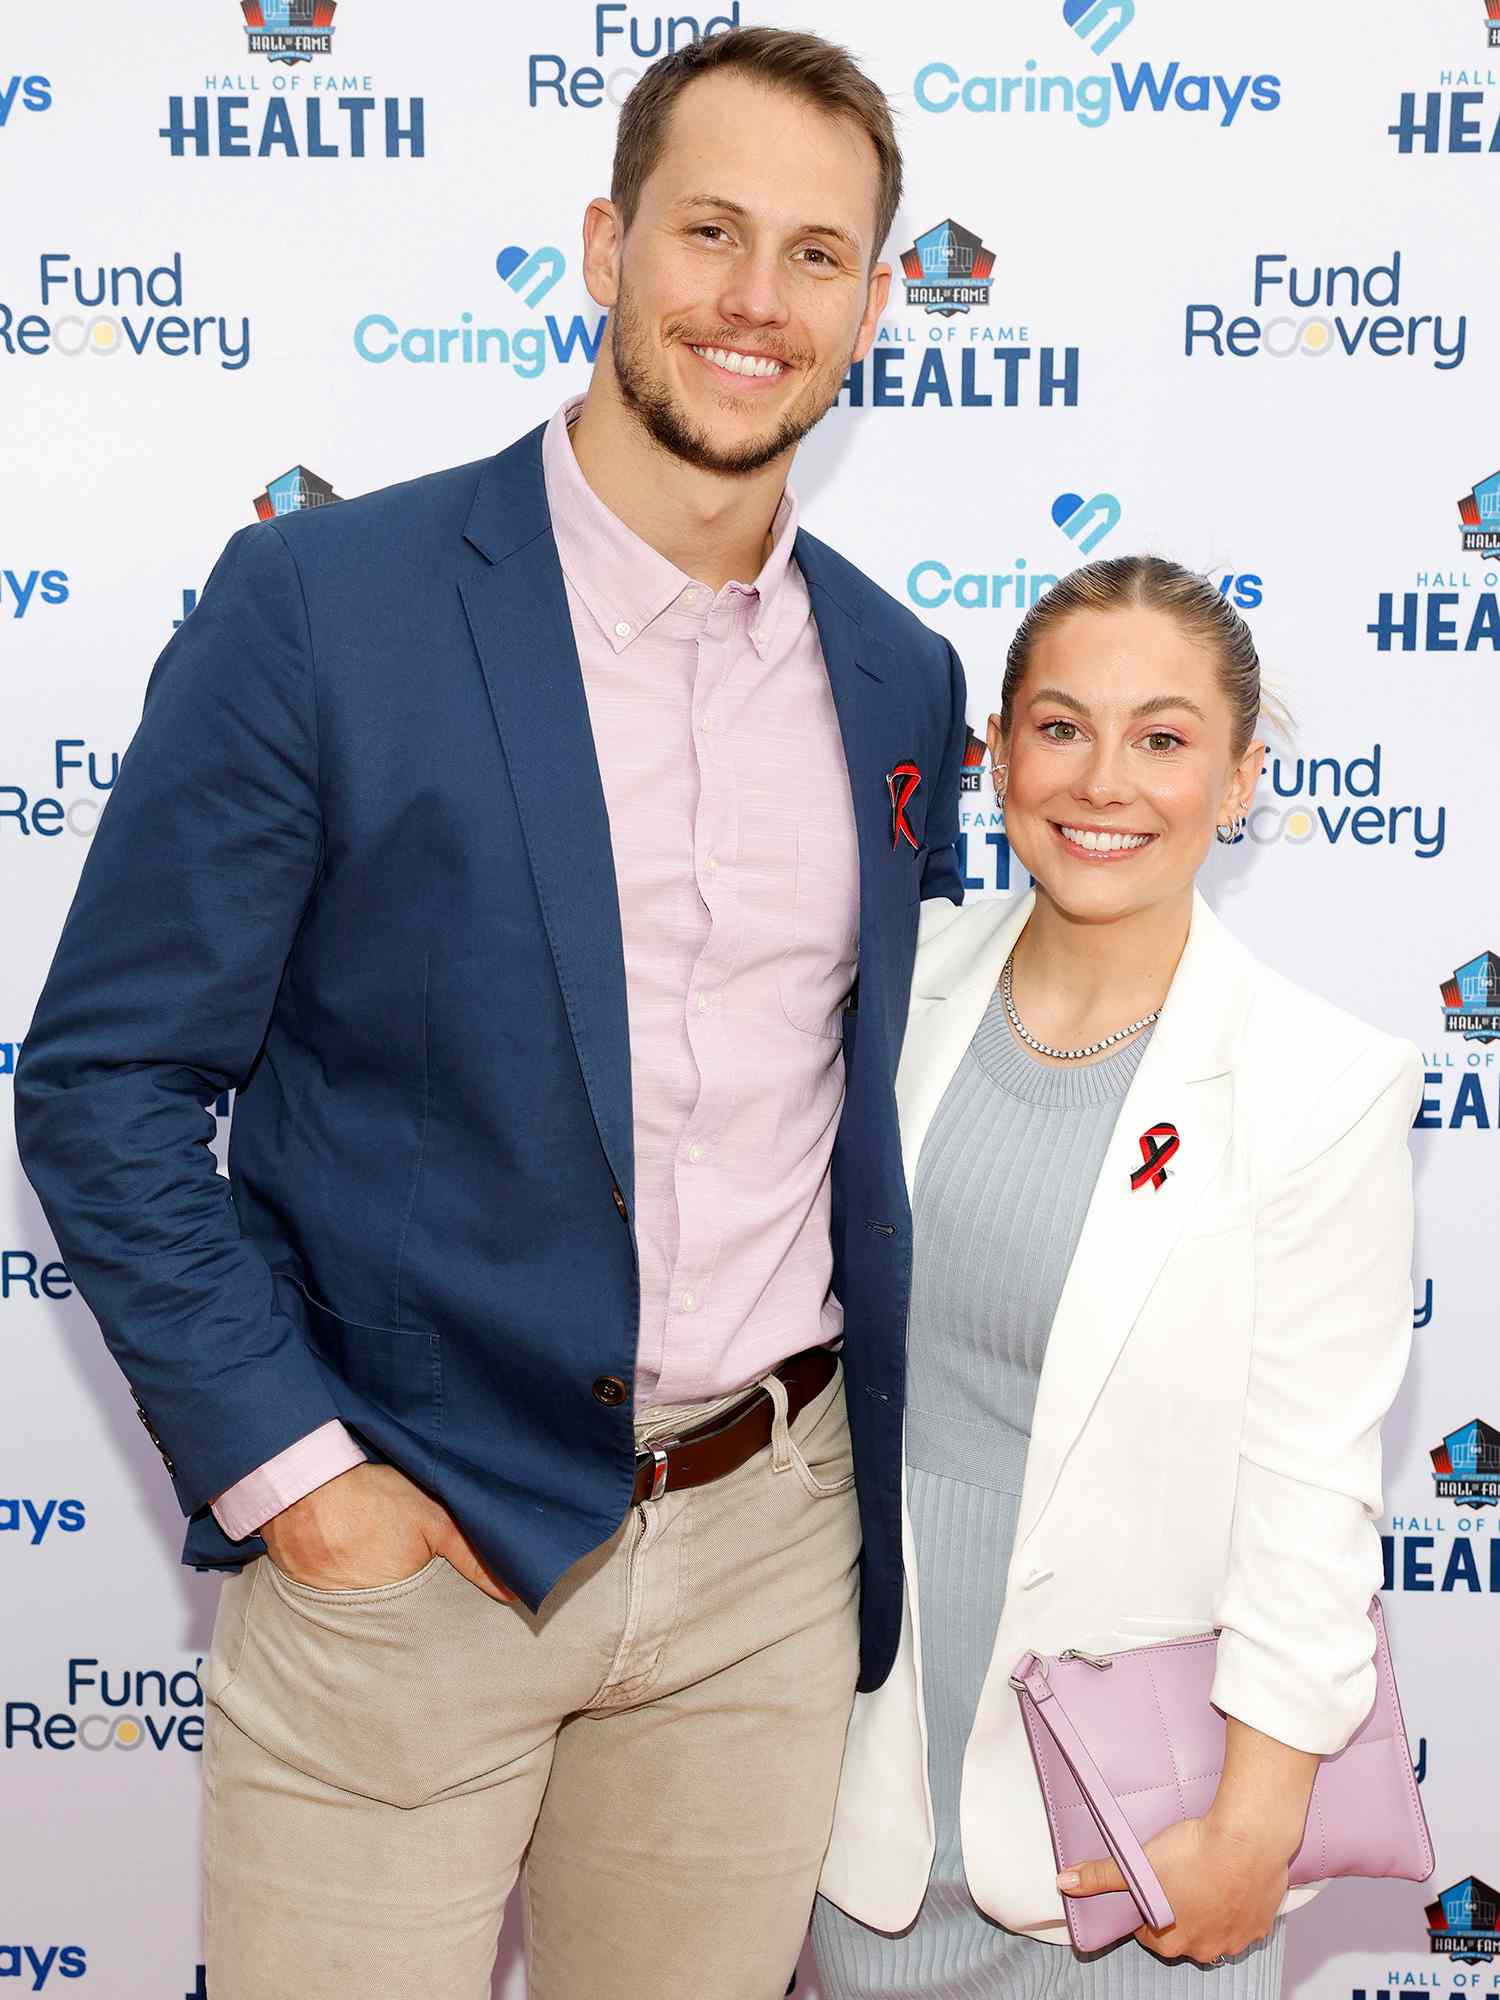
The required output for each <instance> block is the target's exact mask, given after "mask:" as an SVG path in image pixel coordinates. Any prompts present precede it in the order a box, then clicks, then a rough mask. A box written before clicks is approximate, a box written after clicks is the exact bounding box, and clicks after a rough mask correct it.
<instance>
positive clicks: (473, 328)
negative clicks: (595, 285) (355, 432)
mask: <svg viewBox="0 0 1500 2000" xmlns="http://www.w3.org/2000/svg"><path fill="white" fill-rule="evenodd" d="M494 275H495V277H496V278H498V279H499V281H500V283H499V286H498V287H493V286H492V289H491V292H490V298H491V299H492V300H495V301H496V302H497V303H498V305H499V307H500V309H501V310H503V311H504V312H505V313H506V314H507V315H508V314H510V313H512V312H513V311H514V310H515V305H516V302H517V301H519V303H520V305H521V306H522V307H523V308H524V309H526V310H527V312H531V311H533V310H534V309H535V308H536V307H537V306H539V305H541V304H542V302H543V301H544V300H545V299H546V298H548V296H549V295H550V294H551V293H552V292H553V291H554V290H555V289H556V287H557V286H558V285H559V284H560V283H561V282H562V281H563V279H564V278H565V276H566V275H567V259H566V258H565V257H564V256H563V253H562V252H561V250H558V249H556V248H555V247H554V246H553V245H551V244H544V245H542V246H541V247H540V248H539V249H533V250H528V249H527V248H526V247H525V246H523V245H522V244H519V243H511V244H507V245H506V247H505V248H504V249H503V250H501V251H500V252H499V254H498V255H497V256H496V258H495V266H494ZM604 321H605V315H604V314H603V313H602V312H592V313H589V314H584V313H577V312H575V313H572V314H571V315H569V316H568V317H567V318H566V319H564V318H563V316H562V314H561V313H556V312H546V313H543V314H542V315H541V317H540V318H539V319H538V318H535V317H525V318H523V319H522V320H521V323H520V324H519V325H517V324H515V323H514V322H511V323H509V324H500V323H499V313H498V312H497V310H496V305H495V304H486V305H484V306H482V307H480V308H478V309H475V308H472V307H470V308H466V309H465V310H463V311H461V312H459V313H458V314H456V315H451V316H450V317H449V320H448V323H447V324H446V325H438V324H428V323H426V322H425V321H424V322H422V323H418V324H412V323H409V322H407V321H405V320H404V319H402V318H399V317H398V316H397V315H395V314H394V313H389V312H368V313H365V314H364V315H363V317H362V318H361V319H359V320H358V321H357V322H356V324H355V327H354V351H355V353H356V354H357V355H358V356H359V358H360V360H361V361H369V362H372V363H374V364H375V365H376V366H382V365H384V364H385V363H387V362H394V363H395V364H396V365H397V366H398V367H400V366H416V367H427V368H431V367H439V368H446V367H452V366H456V367H462V368H470V367H498V368H509V369H510V370H511V371H512V372H513V373H514V374H515V375H517V376H519V377H520V378H521V379H522V380H523V381H532V380H534V379H535V378H536V377H537V376H538V375H541V374H542V373H544V372H545V370H546V369H548V368H549V367H558V368H561V367H566V366H568V365H569V364H570V363H573V362H575V361H576V362H579V363H585V364H587V365H589V366H592V365H593V362H594V358H595V356H596V355H597V354H598V352H599V343H600V341H601V340H602V339H603V337H604Z"/></svg>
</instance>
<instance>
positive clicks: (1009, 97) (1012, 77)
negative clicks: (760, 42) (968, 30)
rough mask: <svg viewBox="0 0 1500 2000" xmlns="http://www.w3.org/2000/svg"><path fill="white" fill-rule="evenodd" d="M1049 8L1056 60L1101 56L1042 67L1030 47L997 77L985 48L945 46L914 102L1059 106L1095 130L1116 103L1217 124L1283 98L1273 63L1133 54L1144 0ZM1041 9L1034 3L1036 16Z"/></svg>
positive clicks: (985, 14)
mask: <svg viewBox="0 0 1500 2000" xmlns="http://www.w3.org/2000/svg"><path fill="white" fill-rule="evenodd" d="M1054 7H1055V8H1056V13H1055V16H1054V18H1055V20H1056V23H1057V27H1056V33H1055V38H1054V41H1053V43H1052V44H1051V45H1050V46H1054V47H1055V48H1056V49H1057V51H1058V57H1057V60H1058V61H1059V62H1060V61H1061V57H1062V52H1063V51H1064V50H1065V49H1066V50H1068V51H1069V52H1074V51H1076V52H1077V53H1079V54H1081V53H1083V51H1082V49H1080V48H1079V44H1080V43H1082V44H1084V45H1085V46H1086V48H1087V49H1088V50H1089V51H1090V52H1092V53H1093V54H1094V55H1097V56H1102V55H1106V54H1109V55H1110V57H1111V59H1110V61H1109V62H1108V63H1107V64H1105V65H1102V66H1101V67H1099V68H1097V69H1091V70H1087V71H1083V72H1081V73H1080V72H1079V71H1077V70H1071V69H1068V68H1053V67H1051V66H1050V65H1051V61H1052V58H1051V56H1050V53H1049V56H1048V63H1049V67H1048V68H1046V69H1043V67H1042V61H1041V59H1040V58H1038V57H1037V56H1028V57H1027V58H1026V60H1025V62H1024V63H1023V64H1022V66H1021V68H1020V70H1019V71H1012V72H1011V74H1009V75H1007V76H1002V75H1000V74H999V73H998V72H995V71H991V70H987V69H985V68H984V66H983V64H984V56H983V54H981V53H976V52H974V51H973V49H972V48H971V47H966V48H962V49H960V48H954V47H952V46H950V47H948V48H946V49H944V50H943V51H942V53H941V55H939V56H935V57H934V59H933V60H931V61H929V62H925V63H923V64H922V65H921V67H920V68H919V69H918V71H917V73H916V77H915V78H914V80H913V83H912V94H913V96H914V97H915V99H916V102H917V108H918V109H919V110H921V111H930V112H933V113H935V114H938V115H941V114H942V113H943V112H945V111H958V110H962V111H968V112H975V113H980V114H990V115H996V116H1000V117H1027V118H1030V117H1039V116H1046V115H1047V114H1048V113H1060V114H1062V115H1063V116H1065V117H1071V118H1076V119H1077V121H1078V123H1079V124H1080V125H1082V126H1085V127H1087V128H1095V129H1096V128H1097V127H1099V126H1101V125H1107V124H1108V123H1109V122H1110V120H1111V118H1113V117H1114V116H1115V115H1116V113H1117V112H1118V113H1121V114H1123V115H1125V116H1136V115H1139V116H1150V115H1152V114H1154V113H1163V114H1165V115H1167V116H1169V117H1181V116H1184V115H1186V116H1188V117H1194V116H1196V117H1197V118H1199V119H1201V120H1203V121H1204V122H1205V123H1207V124H1208V125H1210V126H1211V127H1212V128H1214V129H1216V130H1223V129H1225V128H1226V127H1228V126H1232V125H1234V124H1235V123H1236V121H1237V120H1241V119H1243V118H1244V116H1245V114H1247V113H1248V114H1249V115H1250V117H1251V118H1253V117H1255V116H1257V115H1263V114H1265V113H1267V112H1271V111H1275V110H1277V109H1278V108H1279V106H1280V104H1281V91H1282V85H1281V78H1280V77H1279V76H1276V75H1273V74H1272V72H1270V71H1269V70H1261V71H1258V72H1254V73H1252V72H1249V71H1246V72H1244V73H1243V74H1241V75H1240V76H1222V75H1219V74H1217V73H1216V72H1214V71H1210V70H1203V69H1197V68H1195V67H1194V66H1193V63H1192V59H1191V57H1190V56H1187V57H1184V56H1180V55H1175V54H1174V55H1173V56H1172V57H1171V58H1170V59H1163V58H1162V57H1160V56H1158V57H1154V58H1152V59H1151V60H1149V61H1148V60H1141V59H1139V58H1138V57H1137V51H1138V49H1139V47H1140V44H1141V42H1142V41H1143V40H1144V39H1145V38H1146V36H1148V35H1149V33H1150V24H1149V18H1148V15H1149V10H1148V9H1147V7H1146V5H1145V0H1142V4H1141V7H1140V8H1139V9H1138V8H1137V6H1136V0H1054ZM1044 11H1045V10H1044V9H1042V8H1033V9H1031V10H1030V12H1031V14H1033V15H1035V16H1040V15H1041V14H1042V13H1044ZM1138 13H1139V16H1140V18H1139V20H1138V19H1137V15H1138ZM1252 18H1253V17H1252ZM953 19H954V21H955V22H963V23H969V22H973V23H976V24H977V23H981V22H983V23H986V24H989V23H996V22H1001V21H1004V23H1005V25H1006V28H1007V30H1008V29H1009V25H1010V17H1009V13H1008V12H1006V11H1003V10H1001V9H998V8H995V9H986V8H973V9H957V10H954V12H953ZM1127 29H1128V30H1129V31H1130V36H1129V41H1128V44H1127V45H1126V47H1125V49H1124V51H1123V52H1122V55H1121V56H1115V55H1114V54H1113V50H1114V47H1115V44H1116V43H1117V42H1118V41H1120V39H1121V37H1122V36H1124V35H1125V33H1126V30H1127ZM956 38H957V37H956V35H955V39H956ZM1075 59H1076V58H1075Z"/></svg>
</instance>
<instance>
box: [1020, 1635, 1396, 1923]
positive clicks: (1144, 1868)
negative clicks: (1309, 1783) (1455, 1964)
mask: <svg viewBox="0 0 1500 2000" xmlns="http://www.w3.org/2000/svg"><path fill="white" fill-rule="evenodd" d="M1370 1618H1371V1621H1372V1623H1373V1624H1374V1627H1375V1673H1376V1690H1375V1702H1374V1706H1373V1707H1372V1708H1371V1710H1370V1713H1369V1715H1368V1716H1367V1717H1366V1718H1365V1721H1364V1722H1363V1724H1362V1725H1361V1726H1360V1728H1359V1729H1358V1730H1357V1731H1356V1732H1355V1734H1354V1736H1353V1737H1352V1738H1351V1739H1350V1741H1349V1742H1348V1743H1347V1744H1346V1745H1345V1747H1344V1748H1343V1749H1342V1750H1341V1751H1340V1752H1339V1753H1338V1755H1337V1756H1335V1757H1325V1758H1324V1759H1323V1762H1322V1765H1321V1767H1320V1769H1319V1771H1318V1777H1317V1782H1316V1784H1315V1785H1314V1786H1313V1793H1312V1801H1311V1804H1310V1805H1309V1807H1308V1813H1307V1826H1306V1830H1305V1833H1304V1835H1303V1840H1302V1845H1301V1847H1300V1848H1299V1849H1298V1851H1297V1854H1296V1857H1295V1859H1294V1860H1293V1862H1292V1867H1291V1878H1290V1879H1291V1885H1292V1887H1294V1888H1296V1887H1300V1886H1301V1885H1303V1884H1304V1883H1308V1882H1326V1881H1329V1880H1331V1879H1333V1878H1334V1877H1336V1876H1340V1875H1362V1876H1374V1877H1389V1876H1394V1877H1398V1878H1400V1879H1402V1880H1405V1881H1409V1882H1425V1881H1426V1879H1427V1877H1428V1876H1429V1875H1430V1874H1431V1873H1432V1870H1433V1858H1432V1841H1431V1838H1430V1837H1429V1835H1428V1831H1427V1820H1426V1816H1425V1815H1424V1813H1423V1811H1422V1801H1421V1797H1420V1795H1419V1793H1418V1791H1417V1781H1416V1776H1415V1774H1414V1772H1413V1770H1412V1763H1411V1752H1410V1750H1409V1749H1408V1748H1407V1742H1406V1727H1405V1724H1404V1722H1403V1721H1402V1717H1401V1700H1400V1697H1399V1695H1398V1694H1397V1692H1396V1676H1395V1673H1394V1670H1393V1669H1392V1666H1391V1653H1390V1646H1389V1643H1388V1641H1387V1638H1386V1630H1385V1620H1384V1617H1383V1616H1382V1614H1381V1609H1380V1601H1379V1599H1378V1598H1376V1599H1373V1600H1372V1601H1371V1604H1370ZM1217 1648H1218V1638H1217V1635H1216V1634H1214V1633H1212V1632H1209V1633H1205V1634H1204V1635H1203V1636H1202V1637H1201V1638H1192V1639H1171V1640H1166V1641H1164V1642H1162V1643H1161V1644H1159V1645H1152V1646H1138V1647H1134V1648H1132V1649H1130V1650H1129V1651H1126V1652H1120V1653H1108V1654H1103V1655H1095V1656H1094V1657H1095V1658H1096V1659H1100V1660H1107V1661H1108V1665H1107V1666H1104V1665H1098V1666H1096V1665H1091V1664H1090V1663H1089V1661H1088V1660H1087V1659H1083V1658H1078V1657H1075V1658H1072V1659H1069V1658H1067V1657H1066V1656H1063V1655H1058V1656H1049V1657H1046V1658H1043V1657H1041V1656H1039V1655H1038V1654H1036V1653H1027V1654H1025V1655H1024V1656H1023V1657H1022V1658H1021V1659H1020V1660H1019V1661H1018V1662H1017V1664H1016V1670H1015V1673H1014V1674H1013V1675H1012V1677H1011V1680H1012V1685H1013V1686H1014V1687H1015V1689H1016V1692H1017V1696H1018V1698H1019V1700H1020V1703H1021V1714H1022V1718H1023V1720H1024V1721H1025V1724H1026V1734H1027V1736H1028V1738H1029V1739H1030V1743H1031V1754H1032V1756H1033V1757H1034V1758H1035V1760H1036V1768H1037V1776H1038V1778H1039V1779H1040V1781H1041V1787H1042V1798H1043V1801H1044V1803H1045V1805H1046V1809H1047V1820H1048V1824H1049V1826H1050V1828H1051V1831H1052V1852H1053V1854H1054V1855H1055V1857H1056V1860H1057V1865H1058V1868H1059V1870H1061V1869H1064V1868H1073V1867H1076V1866H1077V1865H1078V1863H1079V1862H1081V1861H1102V1860H1104V1859H1106V1858H1107V1857H1111V1856H1112V1857H1113V1858H1114V1860H1115V1861H1116V1862H1118V1863H1119V1865H1120V1868H1121V1872H1122V1873H1123V1874H1124V1876H1125V1879H1126V1881H1127V1882H1129V1883H1130V1884H1131V1886H1132V1892H1133V1893H1131V1894H1123V1893H1121V1894H1117V1895H1105V1896H1082V1897H1076V1896H1067V1897H1064V1899H1063V1901H1064V1906H1065V1908H1066V1911H1067V1918H1068V1934H1069V1936H1070V1937H1071V1938H1072V1941H1073V1944H1074V1946H1075V1947H1076V1948H1077V1949H1078V1950H1079V1951H1098V1950H1100V1949H1101V1948H1102V1947H1104V1946H1106V1945H1111V1944H1115V1943H1118V1941H1119V1940H1120V1939H1121V1938H1125V1937H1129V1936H1130V1935H1131V1934H1132V1932H1134V1931H1136V1930H1138V1929H1139V1928H1140V1927H1141V1925H1142V1924H1143V1923H1146V1924H1150V1925H1151V1926H1152V1928H1153V1929H1156V1930H1162V1929H1165V1928H1166V1926H1167V1925H1168V1924H1170V1923H1171V1922H1172V1909H1171V1905H1170V1903H1169V1902H1168V1901H1167V1898H1166V1895H1165V1893H1164V1891H1163V1889H1162V1885H1161V1883H1160V1882H1159V1881H1158V1880H1157V1877H1156V1875H1155V1873H1154V1871H1153V1870H1152V1867H1151V1864H1150V1861H1149V1860H1148V1859H1147V1857H1146V1855H1145V1853H1144V1851H1143V1850H1144V1845H1145V1843H1146V1842H1147V1841H1149V1840H1151V1839H1153V1838H1154V1837H1155V1835H1157V1834H1158V1833H1160V1832H1162V1830H1163V1829H1164V1828H1165V1827H1168V1826H1171V1825H1173V1824H1174V1823H1175V1822H1176V1821H1178V1820H1180V1819H1196V1818H1200V1817H1201V1816H1202V1815H1203V1814H1204V1813H1205V1812H1206V1811H1207V1810H1208V1808H1209V1806H1210V1805H1211V1804H1212V1802H1213V1797H1214V1793H1215V1792H1216V1790H1217V1789H1218V1784H1219V1774H1220V1772H1221V1771H1222V1769H1223V1766H1224V1737H1225V1723H1224V1718H1223V1716H1222V1715H1221V1714H1220V1713H1219V1711H1218V1710H1217V1709H1216V1708H1214V1706H1213V1705H1212V1703H1211V1702H1210V1700H1209V1694H1210V1691H1211V1689H1212V1687H1213V1681H1214V1668H1215V1664H1216V1656H1217Z"/></svg>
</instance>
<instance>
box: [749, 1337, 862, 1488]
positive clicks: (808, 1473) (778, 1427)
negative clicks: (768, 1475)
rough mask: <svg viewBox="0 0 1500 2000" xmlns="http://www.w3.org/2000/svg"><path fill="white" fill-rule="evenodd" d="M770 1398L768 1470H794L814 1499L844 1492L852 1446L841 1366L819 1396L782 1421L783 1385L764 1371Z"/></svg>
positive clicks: (849, 1484) (851, 1477)
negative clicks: (791, 1421) (793, 1417)
mask: <svg viewBox="0 0 1500 2000" xmlns="http://www.w3.org/2000/svg"><path fill="white" fill-rule="evenodd" d="M761 1386H762V1387H763V1388H764V1389H765V1391H766V1393H767V1395H768V1396H769V1397H770V1398H771V1403H772V1407H773V1409H774V1411H775V1415H774V1417H773V1419H772V1423H771V1470H772V1472H773V1473H780V1472H788V1471H790V1472H795V1473H796V1475H797V1479H798V1482H799V1483H800V1484H801V1486H802V1488H803V1490H804V1491H805V1492H806V1493H807V1494H809V1495H810V1497H811V1498H813V1499H814V1500H817V1499H832V1498H833V1497H834V1496H835V1495H837V1494H840V1493H847V1492H848V1491H849V1490H850V1488H851V1487H852V1486H853V1484H854V1449H853V1443H852V1440H851V1438H850V1436H849V1416H848V1411H847V1410H846V1408H845V1405H844V1374H843V1369H842V1367H840V1368H839V1370H838V1372H837V1373H836V1374H835V1376H834V1378H833V1381H832V1382H831V1383H830V1385H829V1386H828V1388H826V1389H825V1390H824V1391H823V1392H822V1395H821V1396H815V1397H814V1398H813V1400H812V1402H811V1403H809V1405H808V1406H807V1408H806V1409H805V1410H802V1411H799V1413H798V1416H797V1420H796V1422H795V1424H791V1425H789V1424H788V1423H787V1400H786V1385H785V1384H784V1383H783V1382H782V1380H781V1379H780V1377H779V1376H776V1375H769V1376H767V1378H766V1380H765V1381H764V1383H763V1384H762V1385H761Z"/></svg>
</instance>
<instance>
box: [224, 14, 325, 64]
mask: <svg viewBox="0 0 1500 2000" xmlns="http://www.w3.org/2000/svg"><path fill="white" fill-rule="evenodd" d="M337 11H338V0H240V12H241V13H242V14H243V15H244V17H245V33H246V34H247V35H248V36H249V38H250V53H251V55H253V56H269V57H270V59H271V61H272V62H279V63H289V64H290V63H304V62H311V61H312V59H313V57H314V56H326V55H331V54H332V53H333V17H334V15H335V14H336V13H337Z"/></svg>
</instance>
